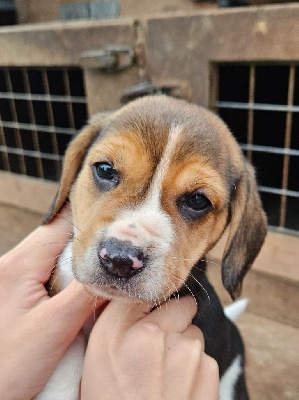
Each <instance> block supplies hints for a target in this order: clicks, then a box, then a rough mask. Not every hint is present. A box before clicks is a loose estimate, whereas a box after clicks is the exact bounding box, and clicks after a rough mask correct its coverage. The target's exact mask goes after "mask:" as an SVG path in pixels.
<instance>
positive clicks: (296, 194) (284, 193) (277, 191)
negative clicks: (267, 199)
mask: <svg viewBox="0 0 299 400" xmlns="http://www.w3.org/2000/svg"><path fill="white" fill-rule="evenodd" d="M258 190H259V191H260V192H265V193H271V194H278V195H279V196H288V197H295V198H296V199H299V192H296V191H294V190H285V189H278V188H272V187H268V186H258Z"/></svg>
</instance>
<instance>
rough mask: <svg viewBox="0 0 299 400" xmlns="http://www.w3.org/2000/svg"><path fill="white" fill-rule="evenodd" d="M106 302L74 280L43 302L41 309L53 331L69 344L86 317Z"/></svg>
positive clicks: (63, 341)
mask: <svg viewBox="0 0 299 400" xmlns="http://www.w3.org/2000/svg"><path fill="white" fill-rule="evenodd" d="M106 302H107V300H106V299H103V298H101V297H97V296H95V295H93V294H92V293H90V292H89V291H88V290H87V289H86V287H85V286H84V285H83V284H82V283H79V282H78V281H73V282H72V283H70V285H68V286H67V287H66V288H65V289H64V290H63V291H62V292H60V293H58V294H57V295H55V296H54V297H52V298H50V299H49V300H47V301H45V302H43V303H41V304H40V305H39V309H40V310H39V311H40V312H41V313H42V314H43V315H47V317H48V323H49V325H51V333H52V334H55V333H57V335H56V336H58V337H59V338H60V339H59V340H61V341H62V343H66V342H67V343H68V344H69V343H71V341H72V340H73V339H74V338H75V337H76V335H77V334H78V332H79V331H80V329H81V328H82V326H83V324H84V322H85V321H86V319H87V318H88V317H89V316H90V315H92V314H93V313H94V312H95V311H96V310H97V309H98V308H99V307H100V306H101V305H103V304H104V303H106ZM53 331H54V332H53Z"/></svg>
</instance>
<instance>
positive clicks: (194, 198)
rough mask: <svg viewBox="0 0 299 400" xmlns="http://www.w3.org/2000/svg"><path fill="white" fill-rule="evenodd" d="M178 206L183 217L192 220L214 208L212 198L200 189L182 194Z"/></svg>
mask: <svg viewBox="0 0 299 400" xmlns="http://www.w3.org/2000/svg"><path fill="white" fill-rule="evenodd" d="M177 207H178V210H179V212H180V214H181V215H182V217H183V218H184V219H186V220H187V221H190V222H191V221H195V220H196V219H198V218H200V217H203V216H204V215H206V214H207V213H208V212H209V211H211V210H212V208H213V206H212V203H211V202H210V200H209V199H208V198H207V197H206V196H205V195H204V194H203V193H202V192H201V191H199V190H196V191H195V192H192V193H185V194H184V195H183V196H181V197H180V198H179V199H178V200H177Z"/></svg>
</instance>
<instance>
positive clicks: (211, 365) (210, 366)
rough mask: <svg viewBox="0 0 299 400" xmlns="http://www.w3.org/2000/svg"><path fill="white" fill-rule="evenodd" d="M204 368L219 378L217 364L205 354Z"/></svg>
mask: <svg viewBox="0 0 299 400" xmlns="http://www.w3.org/2000/svg"><path fill="white" fill-rule="evenodd" d="M205 358H206V360H205V368H206V370H207V371H208V372H209V373H210V374H211V375H212V376H214V377H215V378H219V366H218V364H217V361H216V360H215V359H214V358H212V357H210V356H208V355H207V354H205Z"/></svg>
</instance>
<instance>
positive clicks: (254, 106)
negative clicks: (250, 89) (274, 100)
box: [216, 101, 299, 112]
mask: <svg viewBox="0 0 299 400" xmlns="http://www.w3.org/2000/svg"><path fill="white" fill-rule="evenodd" d="M216 107H218V108H236V109H239V110H263V111H282V112H299V106H294V105H293V106H288V105H279V104H262V103H241V102H234V101H217V103H216Z"/></svg>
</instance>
